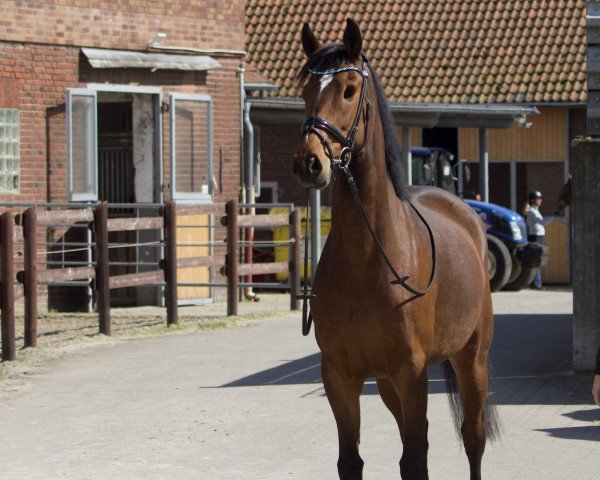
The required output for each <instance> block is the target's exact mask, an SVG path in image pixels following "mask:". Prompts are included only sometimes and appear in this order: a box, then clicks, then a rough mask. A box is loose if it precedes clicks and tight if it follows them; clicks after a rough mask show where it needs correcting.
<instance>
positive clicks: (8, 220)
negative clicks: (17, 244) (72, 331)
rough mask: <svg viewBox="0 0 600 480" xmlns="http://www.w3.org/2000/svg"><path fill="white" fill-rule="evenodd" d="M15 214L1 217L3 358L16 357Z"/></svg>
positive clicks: (0, 260) (0, 277)
mask: <svg viewBox="0 0 600 480" xmlns="http://www.w3.org/2000/svg"><path fill="white" fill-rule="evenodd" d="M13 232H14V214H13V212H10V211H8V212H6V213H4V214H2V216H1V217H0V242H1V245H0V262H1V264H2V265H1V272H0V279H1V281H2V287H1V292H0V295H1V300H0V301H1V302H2V303H1V308H2V360H3V361H6V360H14V359H15V358H16V351H17V350H16V345H15V301H14V299H15V288H14V281H15V271H14V270H15V263H14V248H13V247H14V245H13V242H14V237H13Z"/></svg>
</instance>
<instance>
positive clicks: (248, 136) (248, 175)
mask: <svg viewBox="0 0 600 480" xmlns="http://www.w3.org/2000/svg"><path fill="white" fill-rule="evenodd" d="M243 101H244V110H243V114H244V140H245V141H244V158H245V162H244V163H245V185H246V203H248V204H254V202H255V191H254V126H253V125H252V122H251V121H250V102H249V101H247V100H246V95H245V93H244V96H243ZM246 214H247V215H254V214H255V209H254V208H253V207H247V208H246ZM244 234H245V237H246V248H245V254H246V263H248V264H251V263H252V241H253V240H254V228H252V227H249V228H246V229H245V231H244ZM245 281H246V282H247V283H252V275H247V276H246V278H245ZM244 297H246V300H250V301H252V302H258V301H260V298H259V297H257V296H256V293H254V292H253V291H252V287H245V288H244Z"/></svg>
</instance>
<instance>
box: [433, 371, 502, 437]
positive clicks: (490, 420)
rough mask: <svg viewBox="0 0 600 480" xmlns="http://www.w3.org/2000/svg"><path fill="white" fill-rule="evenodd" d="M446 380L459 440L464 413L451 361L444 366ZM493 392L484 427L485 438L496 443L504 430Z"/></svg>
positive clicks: (484, 419) (488, 401) (486, 407)
mask: <svg viewBox="0 0 600 480" xmlns="http://www.w3.org/2000/svg"><path fill="white" fill-rule="evenodd" d="M442 366H443V369H444V378H445V380H446V391H447V392H448V400H449V401H450V410H451V411H452V419H453V421H454V428H455V429H456V434H457V435H458V437H459V438H462V435H461V427H462V424H463V421H464V418H465V417H464V411H463V406H462V400H461V398H460V392H459V390H458V382H457V380H456V373H455V372H454V368H452V364H451V363H450V361H449V360H446V361H445V362H444V363H443V364H442ZM493 400H494V399H493V391H490V393H489V394H488V397H487V401H486V405H485V410H484V412H483V426H484V428H485V436H486V438H487V439H489V440H490V441H492V442H493V441H496V440H499V439H500V436H501V433H502V429H501V425H500V419H499V416H498V410H497V408H496V405H495V403H494V401H493Z"/></svg>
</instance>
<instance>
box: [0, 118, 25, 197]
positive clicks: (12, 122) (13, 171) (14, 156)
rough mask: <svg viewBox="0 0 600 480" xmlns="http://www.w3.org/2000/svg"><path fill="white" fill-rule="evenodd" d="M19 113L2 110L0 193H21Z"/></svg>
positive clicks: (0, 124) (0, 123)
mask: <svg viewBox="0 0 600 480" xmlns="http://www.w3.org/2000/svg"><path fill="white" fill-rule="evenodd" d="M19 150H20V134H19V111H18V110H17V109H14V108H0V193H19V180H20V172H21V167H20V161H19V158H20V153H19Z"/></svg>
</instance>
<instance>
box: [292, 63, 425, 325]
mask: <svg viewBox="0 0 600 480" xmlns="http://www.w3.org/2000/svg"><path fill="white" fill-rule="evenodd" d="M367 66H368V60H367V58H366V57H365V56H364V55H363V68H359V67H356V66H353V65H352V66H345V67H340V68H334V69H331V70H325V71H317V70H309V72H310V73H311V74H312V75H315V76H323V75H335V74H337V73H342V72H348V71H354V72H358V73H360V74H361V75H362V77H363V83H362V89H361V93H360V100H359V104H358V109H357V111H356V116H355V117H354V122H353V123H352V128H351V129H350V132H349V133H348V136H344V134H343V133H342V132H340V130H338V129H337V128H336V127H335V126H334V125H332V124H331V123H329V122H328V121H327V120H325V119H323V118H321V117H319V116H316V115H315V116H312V117H308V118H307V119H306V121H305V122H304V124H303V125H302V136H303V137H304V136H306V135H310V134H311V133H312V134H314V135H316V136H317V137H318V138H319V140H320V141H321V143H322V144H323V147H324V149H325V152H326V153H327V157H328V158H329V160H330V161H331V163H332V165H335V166H337V167H339V169H340V170H341V171H342V172H343V174H344V176H345V177H346V180H347V181H348V185H349V186H350V190H351V191H352V195H353V197H354V200H355V201H356V204H357V205H358V209H359V210H360V213H361V215H362V217H363V219H364V221H365V224H366V225H367V229H368V230H369V233H370V235H371V237H372V238H373V241H374V242H375V245H376V246H377V249H378V250H379V253H380V254H381V256H382V258H383V260H384V262H385V264H386V265H387V267H388V269H389V270H390V271H391V272H392V275H394V277H395V278H396V279H395V280H393V281H392V282H391V283H392V284H393V285H401V286H402V287H403V288H404V289H405V290H406V291H408V292H410V293H412V294H413V295H415V296H417V297H420V296H423V295H425V294H426V293H427V292H428V291H429V290H430V289H431V286H432V285H433V282H434V280H435V277H436V272H437V251H436V247H435V239H434V236H433V231H432V230H431V227H430V226H429V224H428V223H427V221H426V220H425V217H423V215H422V214H421V212H419V210H418V209H417V207H415V206H414V204H413V203H412V202H410V201H409V202H408V203H409V205H410V206H411V207H412V209H413V210H414V211H415V213H416V214H417V216H418V217H419V219H420V220H421V221H422V222H423V224H424V225H425V227H426V228H427V233H428V234H429V241H430V243H431V257H432V266H431V276H430V277H429V283H428V284H427V287H425V289H423V290H419V289H416V288H414V287H411V286H410V285H408V283H406V281H407V280H408V279H409V278H410V275H403V276H401V275H400V274H399V273H398V272H397V270H396V269H395V268H394V266H393V265H392V262H391V261H390V259H389V257H388V255H387V254H386V252H385V249H384V248H383V245H382V244H381V241H380V240H379V238H378V237H377V233H376V232H375V229H374V228H373V225H371V222H370V220H369V217H368V215H367V212H366V211H365V208H364V206H363V203H362V201H361V200H360V195H359V193H358V188H357V186H356V182H355V181H354V177H353V176H352V172H351V171H350V161H351V160H352V153H353V150H354V142H355V139H356V132H357V131H358V124H359V122H360V117H361V114H362V111H363V106H364V104H365V101H366V104H367V110H366V113H365V141H366V131H367V128H368V124H369V109H370V102H369V100H368V99H367V98H366V94H367V79H368V78H369V74H368V71H367ZM321 131H322V132H326V133H328V134H329V135H331V136H332V137H334V138H335V139H336V140H337V141H338V142H339V144H340V145H341V147H342V149H341V151H340V155H339V158H334V155H333V150H332V149H331V145H330V144H329V141H328V140H327V138H326V137H325V135H323V133H321ZM306 205H307V215H306V233H305V235H306V238H305V250H304V292H303V295H299V296H298V298H300V299H302V301H303V304H302V334H303V335H304V336H306V335H308V334H309V332H310V327H311V325H312V314H311V313H310V312H309V311H308V300H309V299H311V298H315V295H313V294H312V293H310V294H309V293H308V290H307V288H308V287H307V283H308V278H307V273H306V272H307V269H308V248H307V245H308V220H309V216H308V210H309V209H310V203H309V201H308V200H307V204H306ZM314 267H315V266H313V268H314Z"/></svg>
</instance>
